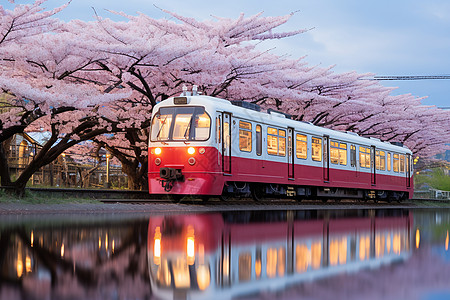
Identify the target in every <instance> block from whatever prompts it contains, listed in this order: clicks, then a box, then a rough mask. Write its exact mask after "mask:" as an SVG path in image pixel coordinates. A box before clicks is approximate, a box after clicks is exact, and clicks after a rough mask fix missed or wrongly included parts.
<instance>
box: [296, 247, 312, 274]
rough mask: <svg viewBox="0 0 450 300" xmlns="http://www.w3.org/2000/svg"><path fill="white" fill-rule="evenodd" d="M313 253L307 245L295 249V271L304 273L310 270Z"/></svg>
mask: <svg viewBox="0 0 450 300" xmlns="http://www.w3.org/2000/svg"><path fill="white" fill-rule="evenodd" d="M310 260H311V253H310V252H309V249H308V247H307V246H306V245H305V244H302V245H297V247H295V271H296V272H297V273H303V272H305V271H306V270H307V269H308V265H309V261H310Z"/></svg>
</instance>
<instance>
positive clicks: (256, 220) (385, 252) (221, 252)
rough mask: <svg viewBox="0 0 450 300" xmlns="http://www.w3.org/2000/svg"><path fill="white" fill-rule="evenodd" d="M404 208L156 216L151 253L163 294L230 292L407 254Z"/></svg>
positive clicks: (155, 282)
mask: <svg viewBox="0 0 450 300" xmlns="http://www.w3.org/2000/svg"><path fill="white" fill-rule="evenodd" d="M412 226H413V217H412V215H411V214H410V213H409V212H408V211H403V210H386V211H382V210H377V211H374V210H371V211H353V212H352V211H345V212H343V211H276V212H272V211H271V212H267V211H266V212H261V211H259V212H238V213H236V212H228V213H222V214H221V213H214V214H199V215H192V214H190V215H169V216H155V217H151V218H150V221H149V228H148V240H147V254H148V255H147V258H148V267H149V274H150V283H151V287H152V293H153V294H154V295H155V296H156V297H157V298H159V299H232V298H234V297H239V296H243V295H247V294H254V293H261V292H264V291H265V290H272V291H276V290H282V289H284V288H286V287H287V286H291V285H294V284H300V283H302V282H308V281H312V280H316V279H320V278H326V277H331V276H334V275H336V274H340V273H347V272H357V271H359V270H361V269H367V268H370V269H373V268H377V267H380V266H382V265H388V264H392V263H394V262H400V261H405V260H407V259H408V258H409V257H410V256H411V253H412V249H413V245H412V242H413V240H412V233H413V228H412Z"/></svg>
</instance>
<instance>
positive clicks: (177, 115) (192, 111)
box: [150, 106, 211, 141]
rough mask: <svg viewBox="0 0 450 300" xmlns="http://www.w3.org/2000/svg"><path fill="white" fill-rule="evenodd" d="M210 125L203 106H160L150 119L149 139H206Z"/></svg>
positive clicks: (209, 119)
mask: <svg viewBox="0 0 450 300" xmlns="http://www.w3.org/2000/svg"><path fill="white" fill-rule="evenodd" d="M172 123H173V124H172ZM210 127H211V118H210V117H209V115H208V114H207V113H206V111H205V108H204V107H198V106H189V107H161V108H160V109H159V111H158V112H157V113H156V114H155V116H154V117H153V119H152V125H151V136H150V138H151V141H166V140H174V141H183V140H184V141H185V140H195V141H206V140H207V139H209V133H210Z"/></svg>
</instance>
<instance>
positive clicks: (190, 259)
mask: <svg viewBox="0 0 450 300" xmlns="http://www.w3.org/2000/svg"><path fill="white" fill-rule="evenodd" d="M186 256H187V263H188V265H190V266H191V265H193V264H194V262H195V237H194V228H193V227H192V226H191V225H189V226H188V228H187V237H186Z"/></svg>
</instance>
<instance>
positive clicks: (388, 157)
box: [387, 152, 391, 172]
mask: <svg viewBox="0 0 450 300" xmlns="http://www.w3.org/2000/svg"><path fill="white" fill-rule="evenodd" d="M387 170H388V171H389V172H390V171H391V153H389V152H388V154H387Z"/></svg>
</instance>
